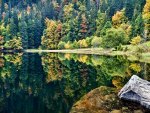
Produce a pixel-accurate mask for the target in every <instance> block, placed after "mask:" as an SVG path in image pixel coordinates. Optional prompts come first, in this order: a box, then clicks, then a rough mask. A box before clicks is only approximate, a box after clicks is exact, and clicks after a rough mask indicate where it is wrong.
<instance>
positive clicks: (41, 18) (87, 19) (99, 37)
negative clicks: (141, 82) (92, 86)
mask: <svg viewBox="0 0 150 113" xmlns="http://www.w3.org/2000/svg"><path fill="white" fill-rule="evenodd" d="M149 40H150V0H0V45H1V47H0V48H1V49H6V50H7V49H9V50H10V49H12V50H20V49H45V50H51V49H79V48H100V47H101V48H116V47H118V46H121V45H129V44H130V45H138V44H141V43H145V42H148V41H149Z"/></svg>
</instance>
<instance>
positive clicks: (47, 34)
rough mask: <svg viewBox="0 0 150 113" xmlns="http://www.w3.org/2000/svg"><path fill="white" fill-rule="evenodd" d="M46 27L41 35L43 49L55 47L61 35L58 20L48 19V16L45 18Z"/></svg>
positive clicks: (60, 26)
mask: <svg viewBox="0 0 150 113" xmlns="http://www.w3.org/2000/svg"><path fill="white" fill-rule="evenodd" d="M45 24H46V27H47V28H46V29H45V31H44V34H43V36H42V42H41V44H42V48H43V49H56V48H57V45H58V43H59V40H60V38H61V37H60V36H61V29H62V25H61V23H60V22H57V21H54V20H49V19H48V18H47V19H46V20H45Z"/></svg>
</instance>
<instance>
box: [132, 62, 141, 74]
mask: <svg viewBox="0 0 150 113" xmlns="http://www.w3.org/2000/svg"><path fill="white" fill-rule="evenodd" d="M129 68H130V69H132V70H134V71H135V72H137V73H138V72H140V71H141V70H142V69H141V66H140V64H137V63H131V65H130V66H129Z"/></svg>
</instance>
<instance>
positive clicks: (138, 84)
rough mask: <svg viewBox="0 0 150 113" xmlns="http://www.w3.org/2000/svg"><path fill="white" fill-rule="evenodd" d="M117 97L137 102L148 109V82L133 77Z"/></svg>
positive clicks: (149, 99)
mask: <svg viewBox="0 0 150 113" xmlns="http://www.w3.org/2000/svg"><path fill="white" fill-rule="evenodd" d="M118 96H119V98H121V99H125V100H129V101H133V102H138V103H140V104H141V105H143V106H145V107H146V108H148V109H150V82H148V81H146V80H143V79H141V78H139V77H138V76H136V75H133V76H132V77H131V79H130V80H129V81H128V83H127V84H126V85H125V86H124V87H123V88H122V89H121V91H120V92H119V93H118Z"/></svg>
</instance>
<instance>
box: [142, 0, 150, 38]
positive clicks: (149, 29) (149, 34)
mask: <svg viewBox="0 0 150 113" xmlns="http://www.w3.org/2000/svg"><path fill="white" fill-rule="evenodd" d="M143 19H144V32H145V39H147V40H149V39H150V1H149V0H146V4H145V6H144V9H143Z"/></svg>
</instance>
